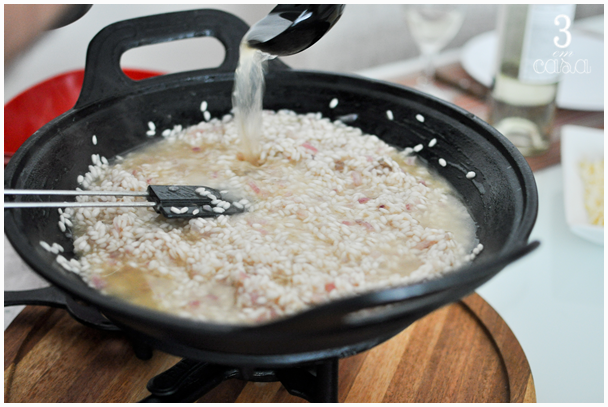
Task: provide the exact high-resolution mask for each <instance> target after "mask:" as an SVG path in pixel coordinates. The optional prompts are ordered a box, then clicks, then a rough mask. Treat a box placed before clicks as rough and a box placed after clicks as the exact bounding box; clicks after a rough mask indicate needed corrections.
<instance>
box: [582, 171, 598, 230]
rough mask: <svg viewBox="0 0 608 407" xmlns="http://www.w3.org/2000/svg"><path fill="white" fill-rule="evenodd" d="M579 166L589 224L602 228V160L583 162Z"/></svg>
mask: <svg viewBox="0 0 608 407" xmlns="http://www.w3.org/2000/svg"><path fill="white" fill-rule="evenodd" d="M579 166H580V173H581V178H582V180H583V185H584V191H585V192H584V194H585V197H584V199H585V208H586V209H587V215H588V216H589V222H591V224H593V225H599V226H604V160H601V161H589V160H583V161H581V162H580V164H579Z"/></svg>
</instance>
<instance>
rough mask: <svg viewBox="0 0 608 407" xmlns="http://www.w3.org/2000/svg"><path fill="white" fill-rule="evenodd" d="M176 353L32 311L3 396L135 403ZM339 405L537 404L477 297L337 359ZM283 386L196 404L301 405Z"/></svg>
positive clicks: (18, 333)
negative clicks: (142, 349) (138, 347)
mask: <svg viewBox="0 0 608 407" xmlns="http://www.w3.org/2000/svg"><path fill="white" fill-rule="evenodd" d="M178 360H179V358H177V357H175V356H171V355H167V354H164V353H161V352H155V355H154V357H153V358H152V359H151V360H148V361H141V360H139V359H137V358H136V357H135V355H134V354H133V352H132V350H131V347H130V344H129V343H128V342H127V341H126V340H125V339H124V338H123V337H122V336H121V334H120V333H111V332H110V333H109V332H102V331H97V330H94V329H91V328H86V327H84V326H82V325H80V324H79V323H77V322H75V321H74V320H72V319H71V318H70V317H69V315H68V314H67V313H66V312H65V311H63V310H57V309H49V308H45V307H31V306H30V307H26V309H25V310H24V311H23V312H22V313H21V314H20V315H19V316H18V317H17V319H15V321H13V323H12V324H11V325H10V326H9V328H8V329H7V330H6V331H5V333H4V399H5V402H60V403H65V402H134V401H138V400H141V399H142V398H144V397H146V396H147V395H148V394H149V393H148V392H147V390H146V383H147V382H148V380H149V379H150V378H152V377H153V376H155V375H156V374H158V373H160V372H162V371H164V370H166V369H168V368H169V367H171V366H172V365H174V364H175V363H177V361H178ZM339 371H340V373H339V401H341V402H370V403H371V402H463V403H466V402H535V401H536V396H535V391H534V384H533V380H532V374H531V371H530V366H529V365H528V362H527V359H526V357H525V355H524V352H523V350H522V348H521V346H520V345H519V343H518V342H517V340H516V338H515V336H514V335H513V333H512V332H511V330H510V329H509V327H508V326H507V325H506V324H505V323H504V321H503V320H502V319H501V318H500V316H499V315H498V314H497V313H496V312H495V311H494V310H493V309H492V308H491V307H490V306H489V305H488V304H487V303H486V302H485V301H484V300H483V299H482V298H481V297H479V296H478V295H477V294H473V295H471V296H469V297H467V298H465V299H463V300H462V301H460V302H458V303H455V304H452V305H449V306H446V307H443V308H441V309H439V310H437V311H435V312H433V313H432V314H430V315H428V316H427V317H425V318H423V319H421V320H419V321H417V322H416V323H414V324H413V325H412V326H410V327H409V328H408V329H406V330H405V331H403V332H402V333H400V334H399V335H397V336H395V337H394V338H392V339H391V340H389V341H387V342H385V343H384V344H382V345H380V346H377V347H375V348H373V349H370V350H368V351H367V352H364V353H361V354H359V355H355V356H352V357H349V358H346V359H343V360H341V361H340V367H339ZM302 401H303V400H301V399H299V398H297V397H294V396H291V395H290V394H289V393H287V391H286V390H285V389H284V388H283V386H282V385H281V384H280V383H253V382H251V383H247V382H244V381H241V380H236V379H232V380H228V381H225V382H223V383H222V384H220V385H219V386H218V387H216V388H215V389H214V390H212V391H211V392H209V393H208V394H206V395H205V396H204V397H203V398H202V399H200V400H199V402H302Z"/></svg>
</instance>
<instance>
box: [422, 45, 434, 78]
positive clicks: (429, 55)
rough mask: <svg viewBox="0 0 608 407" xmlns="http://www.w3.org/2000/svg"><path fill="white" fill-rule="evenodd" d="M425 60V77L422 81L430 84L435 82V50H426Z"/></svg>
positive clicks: (423, 56)
mask: <svg viewBox="0 0 608 407" xmlns="http://www.w3.org/2000/svg"><path fill="white" fill-rule="evenodd" d="M422 58H423V60H424V68H423V70H422V75H423V79H422V81H423V82H424V83H425V84H427V85H430V84H432V83H433V81H434V78H435V54H434V53H433V52H424V53H423V54H422Z"/></svg>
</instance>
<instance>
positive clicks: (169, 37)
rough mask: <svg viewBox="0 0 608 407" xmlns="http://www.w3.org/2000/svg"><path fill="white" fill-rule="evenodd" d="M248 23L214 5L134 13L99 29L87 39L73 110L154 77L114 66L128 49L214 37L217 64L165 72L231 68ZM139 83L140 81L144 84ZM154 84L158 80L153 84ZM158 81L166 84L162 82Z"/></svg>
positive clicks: (225, 70) (131, 89)
mask: <svg viewBox="0 0 608 407" xmlns="http://www.w3.org/2000/svg"><path fill="white" fill-rule="evenodd" d="M248 29H249V27H248V26H247V24H246V23H245V22H244V21H242V20H241V19H239V18H238V17H236V16H234V15H232V14H229V13H226V12H223V11H220V10H188V11H182V12H176V13H167V14H159V15H153V16H148V17H141V18H135V19H131V20H125V21H120V22H117V23H114V24H111V25H109V26H107V27H105V28H104V29H102V30H101V31H100V32H99V33H98V34H97V35H96V36H95V37H94V38H93V40H91V43H90V44H89V48H88V50H87V58H86V69H85V74H84V81H83V84H82V91H81V93H80V96H79V98H78V101H77V102H76V105H75V106H74V107H75V108H76V109H78V108H82V107H84V106H87V105H90V104H92V103H95V102H99V101H102V100H104V99H107V98H110V97H116V96H121V95H124V94H126V93H130V92H134V91H135V92H136V91H137V90H138V89H143V87H144V86H146V87H149V86H151V85H152V84H153V83H154V82H155V78H150V79H146V80H143V81H139V82H138V81H133V80H131V79H129V78H128V77H127V76H126V75H125V74H124V73H123V71H122V69H121V67H120V57H121V55H122V54H124V53H125V52H126V51H128V50H129V49H132V48H136V47H140V46H144V45H150V44H157V43H162V42H169V41H175V40H180V39H186V38H195V37H215V38H216V39H218V40H219V41H220V42H221V43H222V45H223V46H224V47H225V49H226V54H225V58H224V61H223V62H222V64H221V65H220V66H219V67H217V68H212V69H202V70H198V71H191V72H179V73H175V74H170V75H164V76H163V78H167V77H168V76H171V77H174V78H175V80H176V81H179V79H183V78H185V77H188V78H192V77H193V76H208V77H212V76H214V75H218V74H225V73H234V71H235V69H236V67H237V64H238V61H239V45H240V42H241V39H242V38H243V36H244V35H245V33H246V32H247V30H248ZM144 82H145V83H144ZM159 85H160V84H159ZM164 86H167V83H166V81H165V83H164Z"/></svg>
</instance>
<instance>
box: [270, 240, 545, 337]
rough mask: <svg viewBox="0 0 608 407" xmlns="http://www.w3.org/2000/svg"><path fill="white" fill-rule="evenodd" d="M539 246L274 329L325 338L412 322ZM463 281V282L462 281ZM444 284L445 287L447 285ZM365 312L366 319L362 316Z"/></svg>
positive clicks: (335, 305) (318, 310) (329, 307)
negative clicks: (407, 317) (360, 328)
mask: <svg viewBox="0 0 608 407" xmlns="http://www.w3.org/2000/svg"><path fill="white" fill-rule="evenodd" d="M539 245H540V243H539V242H538V241H533V242H531V243H529V244H526V245H523V246H519V247H517V248H516V249H514V250H512V251H511V252H509V253H507V254H506V255H503V256H501V257H498V258H495V259H492V260H490V261H486V262H480V263H477V264H475V265H473V266H472V267H470V268H469V270H467V271H466V274H465V275H464V276H463V275H455V274H452V275H447V276H445V277H443V278H441V279H438V280H434V281H431V282H429V283H427V284H419V285H412V286H405V287H396V288H389V289H386V290H382V291H376V292H372V293H369V294H364V295H361V296H357V297H353V298H346V299H344V300H341V301H332V302H330V303H328V304H325V305H321V306H318V307H314V308H312V309H311V310H309V311H306V312H303V313H301V314H298V315H296V316H294V317H291V318H288V319H285V320H282V321H277V322H276V323H275V324H276V325H275V326H274V328H276V329H278V330H283V331H285V332H291V333H292V334H293V333H295V332H298V331H301V330H304V331H305V332H307V333H310V332H314V333H315V334H328V333H331V332H337V331H340V330H344V329H353V328H357V327H358V326H364V327H370V326H373V325H379V324H383V323H389V322H390V321H392V320H395V319H403V318H404V316H405V315H408V314H411V315H412V316H414V315H415V316H416V317H415V318H414V319H412V322H413V321H414V320H415V319H417V318H420V317H422V316H424V315H426V314H428V313H429V312H432V311H434V310H435V309H437V308H439V307H441V306H443V305H446V304H448V303H450V302H453V301H456V300H458V299H460V298H462V297H464V296H466V295H467V294H470V293H471V292H472V291H473V290H475V289H476V288H477V287H479V286H480V285H482V284H483V283H485V282H486V281H488V280H489V279H490V278H491V277H492V276H493V275H495V274H496V273H498V272H499V271H500V270H502V269H503V268H504V267H505V266H507V265H508V264H510V263H512V262H514V261H516V260H518V259H520V258H521V257H523V256H525V255H527V254H528V253H530V252H532V251H533V250H535V249H536V248H537V247H538V246H539ZM463 277H464V278H463ZM446 283H447V284H446ZM367 311H369V312H368V315H366V313H365V312H367Z"/></svg>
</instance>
